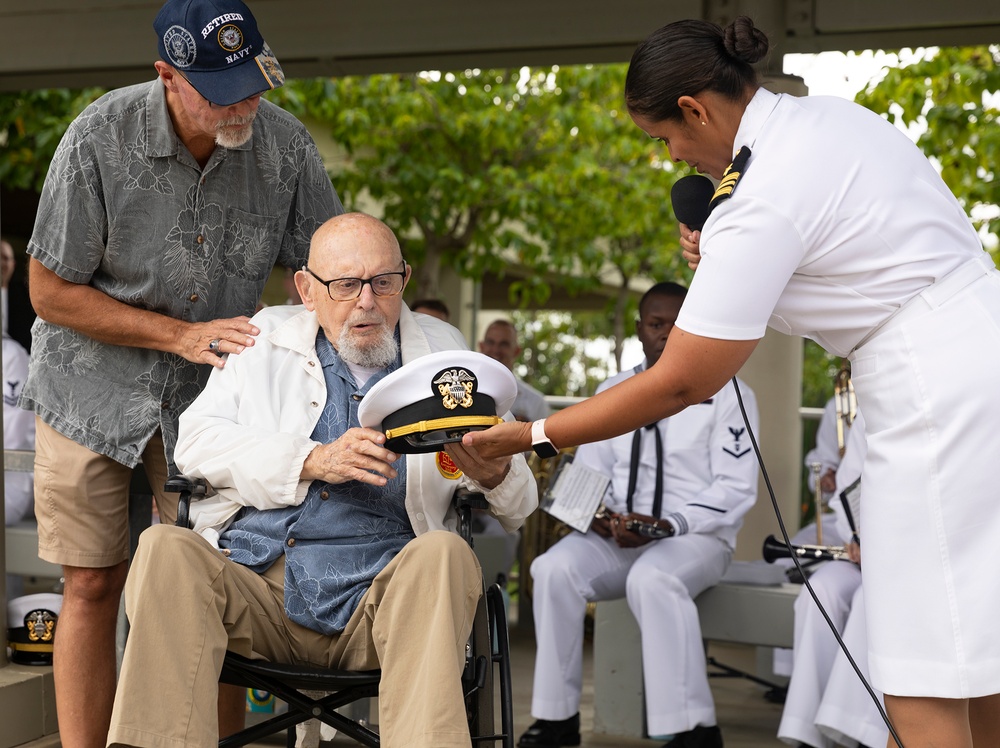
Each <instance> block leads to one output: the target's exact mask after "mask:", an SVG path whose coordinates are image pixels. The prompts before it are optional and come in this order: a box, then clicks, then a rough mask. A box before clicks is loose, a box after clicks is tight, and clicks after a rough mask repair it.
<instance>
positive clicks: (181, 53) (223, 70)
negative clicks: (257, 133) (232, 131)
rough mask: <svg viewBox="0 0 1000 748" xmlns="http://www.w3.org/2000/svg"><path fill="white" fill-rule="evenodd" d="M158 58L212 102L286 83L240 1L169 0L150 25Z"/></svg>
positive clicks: (223, 102)
mask: <svg viewBox="0 0 1000 748" xmlns="http://www.w3.org/2000/svg"><path fill="white" fill-rule="evenodd" d="M153 29H154V30H155V31H156V37H157V45H158V46H159V50H160V58H161V59H162V60H163V61H164V62H166V63H169V64H170V65H173V66H174V67H175V68H177V69H178V70H180V71H181V73H182V74H183V75H184V77H185V78H187V79H188V80H189V81H190V82H191V85H192V86H194V87H195V90H197V91H198V93H200V94H201V95H202V96H204V97H205V98H206V99H208V100H209V101H210V102H212V103H213V104H218V105H220V106H229V105H230V104H236V103H238V102H240V101H243V100H244V99H246V98H249V97H251V96H253V95H255V94H259V93H263V92H264V91H270V90H271V89H273V88H278V87H279V86H281V85H282V84H284V82H285V74H284V73H283V72H282V71H281V65H279V64H278V60H277V58H275V56H274V53H273V52H271V48H270V47H268V46H267V44H266V43H265V42H264V38H263V37H262V36H261V35H260V31H258V30H257V21H256V20H255V19H254V17H253V14H252V13H251V12H250V9H249V8H248V7H247V6H246V5H245V4H244V3H243V2H241V1H240V0H167V2H166V3H164V5H163V7H162V8H160V12H159V13H158V14H157V16H156V20H155V21H153Z"/></svg>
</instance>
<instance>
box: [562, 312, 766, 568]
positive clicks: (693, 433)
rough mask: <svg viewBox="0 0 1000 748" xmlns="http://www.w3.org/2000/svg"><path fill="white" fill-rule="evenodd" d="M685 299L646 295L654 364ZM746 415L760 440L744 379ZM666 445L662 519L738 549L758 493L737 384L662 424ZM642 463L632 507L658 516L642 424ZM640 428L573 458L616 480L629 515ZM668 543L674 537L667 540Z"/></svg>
mask: <svg viewBox="0 0 1000 748" xmlns="http://www.w3.org/2000/svg"><path fill="white" fill-rule="evenodd" d="M682 301H683V298H682V297H679V296H665V295H652V296H649V297H647V299H646V302H645V304H644V305H643V309H642V312H643V313H642V316H641V318H640V320H639V321H638V322H637V324H636V333H637V335H638V337H639V341H640V342H641V343H642V347H643V353H644V354H645V356H646V359H645V361H643V363H642V364H640V367H637V368H640V370H641V369H642V368H648V367H649V366H652V365H653V364H655V363H656V361H657V360H658V359H659V357H660V354H661V353H662V352H663V347H664V345H665V344H666V341H667V336H668V335H669V334H670V330H672V329H673V326H674V321H675V320H676V319H677V314H678V312H679V310H680V306H681V303H682ZM634 373H635V372H634V371H633V370H629V371H625V372H622V373H621V374H619V375H617V376H615V377H612V378H611V379H609V380H607V381H606V382H604V383H603V384H602V385H601V386H600V387H599V388H598V391H599V392H600V391H602V390H604V389H607V388H608V387H611V386H613V385H615V384H617V383H618V382H621V381H623V380H625V379H627V378H629V377H630V376H632V375H633V374H634ZM740 387H741V392H742V394H743V401H744V405H745V407H746V410H747V416H748V418H749V419H750V423H751V425H752V426H753V429H754V433H755V434H756V435H757V438H758V440H759V439H760V434H759V432H758V424H759V416H758V412H757V402H756V397H755V396H754V393H753V391H752V390H751V389H750V388H749V387H748V386H747V385H746V384H744V383H742V382H741V383H740ZM656 429H657V430H659V432H660V436H661V439H662V445H663V498H662V507H661V510H660V513H659V517H662V518H664V519H665V520H666V521H667V522H669V523H670V524H671V525H672V526H673V528H674V533H675V534H678V535H679V534H684V533H689V532H696V533H704V534H710V535H715V536H717V537H719V538H720V539H722V540H723V541H725V543H726V544H727V545H728V546H729V547H730V549H733V548H735V545H736V534H737V532H738V531H739V528H740V525H741V523H742V520H743V516H744V515H745V514H746V512H747V511H748V510H749V509H750V507H751V506H753V503H754V501H755V500H756V498H757V461H756V457H755V456H754V453H753V449H752V447H751V444H750V439H749V436H748V434H747V431H746V424H745V423H744V421H743V416H742V414H741V412H740V409H739V404H738V402H737V399H736V394H735V391H734V390H733V386H732V384H727V385H726V386H725V387H724V388H723V389H722V390H721V391H720V392H719V393H717V394H716V395H715V396H714V397H712V398H711V399H710V400H708V401H706V402H705V403H702V404H700V405H692V406H691V407H689V408H687V409H686V410H684V411H682V412H681V413H678V414H677V415H674V416H671V417H670V418H665V419H663V420H661V421H659V422H658V423H657V425H656ZM641 431H642V436H641V437H640V438H641V452H640V466H639V468H638V471H637V473H636V486H635V491H634V494H633V502H632V512H633V513H636V514H644V515H649V516H654V515H653V501H654V492H655V484H656V465H657V457H656V439H655V434H653V433H652V431H650V430H647V429H641ZM633 435H634V432H630V433H628V434H623V435H622V436H618V437H615V438H613V439H609V440H607V441H603V442H595V443H592V444H584V445H581V446H580V447H579V448H578V449H577V451H576V457H575V461H578V462H580V463H581V464H584V465H586V466H588V467H590V468H592V469H594V470H597V471H600V472H602V473H604V474H605V475H607V476H608V477H610V478H611V486H610V489H609V492H608V495H607V496H606V497H605V505H606V506H607V508H608V509H610V510H611V511H614V512H618V513H621V514H625V513H626V512H627V511H628V510H627V507H626V503H627V501H626V500H627V496H628V486H629V480H630V475H631V465H632V442H633V438H634V437H633ZM663 542H669V540H667V541H663Z"/></svg>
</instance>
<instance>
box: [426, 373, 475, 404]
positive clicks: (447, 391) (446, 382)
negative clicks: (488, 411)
mask: <svg viewBox="0 0 1000 748" xmlns="http://www.w3.org/2000/svg"><path fill="white" fill-rule="evenodd" d="M434 384H435V385H437V391H438V393H439V394H440V395H441V405H443V406H444V407H445V408H447V409H448V410H455V408H457V407H459V406H461V407H463V408H471V407H472V402H473V400H472V393H473V391H474V390H475V387H476V378H475V377H474V376H472V374H470V373H469V372H467V371H466V370H465V369H445V370H444V371H442V372H438V375H437V378H435V379H434Z"/></svg>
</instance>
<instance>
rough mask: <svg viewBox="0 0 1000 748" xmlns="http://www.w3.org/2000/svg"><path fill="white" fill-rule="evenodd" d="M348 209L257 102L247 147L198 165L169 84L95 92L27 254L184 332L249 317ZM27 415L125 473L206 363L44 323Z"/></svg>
mask: <svg viewBox="0 0 1000 748" xmlns="http://www.w3.org/2000/svg"><path fill="white" fill-rule="evenodd" d="M342 212H343V207H342V206H341V204H340V200H339V198H338V197H337V194H336V192H335V191H334V189H333V186H332V184H331V183H330V178H329V176H328V175H327V173H326V171H325V169H324V168H323V163H322V161H321V159H320V156H319V152H318V151H317V150H316V145H315V144H314V143H313V140H312V138H311V137H310V136H309V133H308V132H307V131H306V129H305V127H303V126H302V124H301V123H300V122H299V121H298V120H296V119H295V118H294V117H292V116H291V115H290V114H288V113H287V112H285V111H283V110H282V109H280V108H279V107H277V106H275V105H273V104H271V103H269V102H267V101H263V100H262V101H261V102H260V108H259V110H258V113H257V119H256V121H255V122H254V133H253V137H252V138H251V140H250V141H249V142H248V143H247V144H246V145H245V146H243V147H240V148H234V149H227V148H222V147H216V149H215V151H214V153H213V154H212V156H211V159H210V160H209V162H208V164H206V166H205V167H204V169H203V168H201V167H200V166H199V165H198V162H197V161H195V159H194V157H193V156H192V155H191V154H190V152H189V151H188V150H187V148H186V147H185V146H184V145H183V144H182V143H181V142H180V140H179V139H178V138H177V136H176V135H175V134H174V129H173V126H172V124H171V120H170V116H169V113H168V111H167V106H166V100H165V96H164V88H163V84H162V83H161V82H160V81H159V79H157V80H155V81H153V82H152V83H145V84H141V85H138V86H131V87H129V88H123V89H119V90H117V91H112V92H111V93H109V94H107V95H105V96H103V97H102V98H100V99H99V100H98V101H96V102H95V103H94V104H92V105H91V106H89V107H88V108H87V109H85V110H84V111H83V113H82V114H80V116H79V117H77V118H76V120H75V121H74V122H73V123H72V124H71V125H70V127H69V129H68V130H67V131H66V135H65V136H64V137H63V139H62V142H61V143H60V144H59V148H58V150H57V151H56V154H55V157H54V158H53V160H52V164H51V166H50V167H49V173H48V176H47V177H46V179H45V186H44V188H43V190H42V197H41V203H40V205H39V209H38V215H37V218H36V221H35V229H34V233H33V235H32V237H31V241H30V243H29V245H28V254H29V255H31V256H32V257H34V258H35V259H36V260H38V261H39V262H40V263H42V264H43V265H44V266H45V267H47V268H48V269H50V270H52V271H53V272H54V273H56V274H57V275H58V276H60V277H61V278H63V279H65V280H68V281H71V282H73V283H85V284H90V285H91V286H93V287H94V288H96V289H98V290H99V291H102V292H103V293H105V294H107V295H108V296H111V297H113V298H115V299H117V300H119V301H122V302H124V303H126V304H130V305H132V306H136V307H141V308H143V309H150V310H152V311H155V312H159V313H160V314H164V315H168V316H171V317H175V318H177V319H183V320H187V321H191V322H204V321H209V320H213V319H220V318H226V317H234V316H237V315H241V314H245V315H248V316H249V315H252V314H253V313H254V309H255V307H256V305H257V302H258V301H259V300H260V295H261V292H262V291H263V289H264V283H265V281H266V280H267V278H268V276H269V274H270V272H271V269H272V268H273V267H274V265H275V263H279V264H281V265H285V266H287V267H296V268H297V267H301V266H302V265H303V264H305V261H306V258H307V255H308V249H309V240H310V237H311V236H312V234H313V232H314V231H315V230H316V229H317V228H318V227H319V226H320V225H321V224H322V223H323V222H324V221H326V220H327V219H328V218H330V217H332V216H334V215H336V214H338V213H342ZM32 336H33V337H32V357H31V366H30V370H29V373H28V379H27V382H26V383H25V385H24V390H23V393H22V396H21V402H20V404H21V406H22V407H24V408H28V409H30V410H34V411H35V412H36V413H37V414H38V415H39V416H40V417H41V418H42V419H43V420H44V421H45V422H46V423H48V424H49V425H50V426H52V427H53V428H54V429H56V430H57V431H59V432H60V433H62V434H64V435H65V436H67V437H69V438H70V439H73V440H74V441H76V442H78V443H79V444H82V445H83V446H85V447H87V448H89V449H91V450H93V451H95V452H99V453H101V454H104V455H107V456H108V457H111V458H112V459H114V460H117V461H118V462H120V463H122V464H123V465H126V466H128V467H134V466H135V465H136V464H137V463H138V462H139V460H140V456H141V454H142V451H143V449H144V448H145V445H146V442H147V441H148V440H149V438H150V437H151V436H152V435H153V434H154V433H155V432H156V430H157V429H162V433H163V441H164V444H165V446H166V453H167V457H168V461H169V462H170V463H172V462H173V460H172V456H173V450H174V443H175V441H176V437H177V418H178V417H179V416H180V414H181V413H182V412H183V411H184V409H185V408H186V407H187V406H188V405H189V404H190V403H191V401H192V400H194V398H195V397H196V396H197V394H198V393H199V392H200V391H201V389H202V387H203V386H204V384H205V381H206V380H207V378H208V375H209V370H210V368H211V367H209V366H207V365H204V364H193V363H191V362H189V361H186V360H185V359H183V358H181V357H180V356H177V355H174V354H168V353H163V352H160V351H154V350H148V349H143V348H128V347H122V346H115V345H108V344H104V343H99V342H97V341H96V340H93V339H92V338H89V337H88V336H86V335H84V334H82V333H79V332H77V331H75V330H73V329H70V328H67V327H60V326H58V325H53V324H51V323H48V322H45V321H44V320H42V319H41V318H39V319H38V320H37V321H36V322H35V325H34V327H33V329H32Z"/></svg>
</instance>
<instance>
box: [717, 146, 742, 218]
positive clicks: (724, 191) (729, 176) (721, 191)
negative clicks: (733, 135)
mask: <svg viewBox="0 0 1000 748" xmlns="http://www.w3.org/2000/svg"><path fill="white" fill-rule="evenodd" d="M749 159H750V149H749V148H747V147H746V146H743V147H742V148H740V152H739V153H737V154H736V158H734V159H733V163H731V164H730V165H729V167H728V168H727V169H726V170H725V172H723V174H722V180H721V181H720V182H719V186H718V187H717V188H716V190H715V194H713V195H712V199H711V200H710V201H709V203H708V212H709V213H711V212H712V211H713V210H715V208H716V206H717V205H718V204H719V203H721V202H722V201H723V200H727V199H728V198H729V197H730V195H732V194H733V190H735V189H736V185H737V184H739V181H740V179H741V178H742V177H743V174H744V172H745V171H746V166H747V161H748V160H749Z"/></svg>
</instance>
